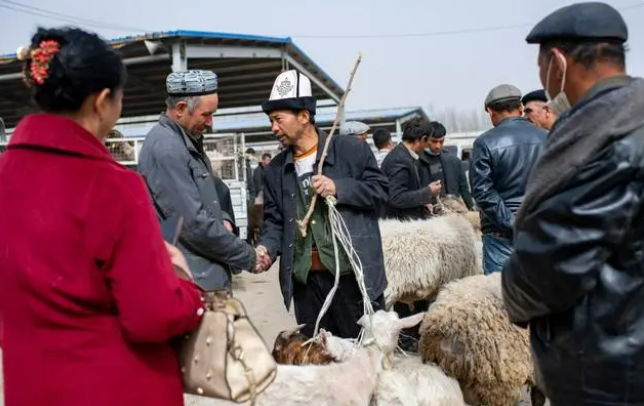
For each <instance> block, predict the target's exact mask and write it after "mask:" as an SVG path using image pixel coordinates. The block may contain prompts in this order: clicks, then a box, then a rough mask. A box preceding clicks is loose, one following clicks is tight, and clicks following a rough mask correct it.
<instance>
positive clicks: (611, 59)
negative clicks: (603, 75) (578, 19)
mask: <svg viewBox="0 0 644 406" xmlns="http://www.w3.org/2000/svg"><path fill="white" fill-rule="evenodd" d="M552 48H557V49H560V50H561V52H563V53H564V54H565V55H567V56H569V57H570V58H572V60H573V61H575V62H576V63H578V64H580V65H581V66H583V67H584V68H586V69H590V68H592V67H593V66H594V65H595V64H596V63H597V62H608V63H612V64H613V65H615V66H617V67H619V68H621V69H625V68H626V46H625V45H624V44H623V43H621V42H600V43H598V42H583V41H582V42H579V41H570V40H569V41H566V40H561V41H549V42H546V43H544V44H541V47H540V49H539V52H540V53H541V54H542V55H545V54H546V53H548V52H549V51H550V50H551V49H552Z"/></svg>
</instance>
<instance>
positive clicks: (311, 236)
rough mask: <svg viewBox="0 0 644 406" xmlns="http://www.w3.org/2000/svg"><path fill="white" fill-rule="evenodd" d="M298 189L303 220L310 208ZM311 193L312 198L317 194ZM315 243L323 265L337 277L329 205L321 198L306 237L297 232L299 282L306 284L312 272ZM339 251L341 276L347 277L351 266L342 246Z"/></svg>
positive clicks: (295, 255)
mask: <svg viewBox="0 0 644 406" xmlns="http://www.w3.org/2000/svg"><path fill="white" fill-rule="evenodd" d="M298 189H299V192H300V193H299V199H296V200H297V218H298V219H302V218H304V216H305V215H306V212H307V210H308V207H307V206H305V205H304V192H303V190H302V187H301V186H300V187H299V188H298ZM310 193H311V196H312V195H313V193H315V192H314V191H312V190H311V192H310ZM314 242H315V245H316V246H317V249H318V254H319V255H320V261H321V262H322V265H324V267H325V268H327V269H329V270H330V271H331V273H333V274H334V275H335V256H334V251H333V236H332V234H331V225H330V224H329V219H328V215H327V205H326V202H325V201H324V199H322V198H319V199H318V201H317V204H316V205H315V208H314V210H313V215H312V216H311V220H310V221H309V224H308V226H307V232H306V237H302V233H301V232H300V231H299V229H298V230H296V231H295V243H294V251H293V278H294V279H295V280H296V281H297V282H300V283H304V284H306V280H307V278H308V275H309V271H310V270H311V249H312V247H313V243H314ZM338 250H339V251H340V275H346V274H348V273H349V272H350V271H351V265H350V264H349V260H348V257H347V255H346V253H345V252H344V249H343V248H342V246H340V245H338Z"/></svg>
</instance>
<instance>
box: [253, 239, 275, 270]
mask: <svg viewBox="0 0 644 406" xmlns="http://www.w3.org/2000/svg"><path fill="white" fill-rule="evenodd" d="M255 254H256V255H257V262H256V265H255V273H262V272H266V271H268V269H269V268H270V267H271V265H273V261H272V260H271V256H270V254H269V253H268V250H267V249H266V247H264V246H263V245H258V246H257V248H255Z"/></svg>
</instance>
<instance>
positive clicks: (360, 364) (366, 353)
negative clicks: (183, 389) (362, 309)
mask: <svg viewBox="0 0 644 406" xmlns="http://www.w3.org/2000/svg"><path fill="white" fill-rule="evenodd" d="M382 359H383V355H382V352H380V351H379V350H378V349H376V348H375V347H371V348H361V349H359V350H358V351H357V352H356V353H355V354H354V355H353V356H351V357H350V358H349V359H347V360H346V361H344V362H341V363H333V364H328V365H278V366H277V376H276V378H275V380H274V381H273V383H272V384H270V385H269V386H268V388H266V390H264V391H263V392H262V393H260V394H259V395H257V400H256V406H306V405H315V406H318V405H319V406H334V405H346V406H369V404H370V402H371V398H372V396H373V393H374V391H375V390H376V384H377V383H378V376H379V374H380V372H381V371H382ZM184 401H185V406H223V405H235V404H236V403H232V402H224V401H221V400H218V399H210V398H205V397H201V396H192V395H185V396H184ZM245 404H249V402H246V403H245Z"/></svg>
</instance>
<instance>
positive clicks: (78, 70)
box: [0, 29, 203, 406]
mask: <svg viewBox="0 0 644 406" xmlns="http://www.w3.org/2000/svg"><path fill="white" fill-rule="evenodd" d="M125 77H126V74H125V69H124V66H123V63H122V61H121V60H120V58H119V56H118V55H117V54H116V53H115V52H114V51H113V50H112V49H111V48H110V46H109V45H108V44H106V43H105V42H104V41H102V40H101V39H100V38H99V37H97V36H95V35H93V34H88V33H86V32H83V31H81V30H78V29H54V30H43V29H40V30H38V32H37V33H36V34H35V36H34V37H33V39H32V44H31V48H30V54H29V57H28V59H27V60H26V62H25V78H26V81H27V83H28V84H29V85H30V86H31V87H32V88H33V91H34V97H35V101H36V103H37V104H38V106H39V107H40V108H41V109H42V110H43V111H44V112H45V113H44V114H35V115H30V116H27V117H25V118H24V119H23V120H22V121H21V122H20V123H19V124H18V126H17V127H16V129H15V131H14V133H13V135H12V137H11V141H10V143H9V145H8V147H7V151H6V152H5V153H3V154H2V155H0V179H1V181H0V264H1V265H0V324H1V326H2V327H1V330H0V335H1V336H0V345H2V356H3V367H4V381H5V382H4V383H5V401H6V406H44V405H46V406H76V405H78V406H179V405H183V397H182V382H181V372H180V368H179V365H178V358H177V356H176V354H175V352H174V351H173V348H172V347H171V345H170V344H169V341H170V340H171V339H172V338H174V337H177V336H180V335H184V334H186V333H188V332H190V331H192V330H194V329H195V328H196V327H197V326H198V323H199V321H200V317H201V315H202V314H203V308H202V301H201V294H200V291H199V290H198V288H196V287H195V286H194V285H193V284H192V283H190V282H188V281H186V280H181V279H179V278H178V277H177V276H176V274H175V271H174V269H173V262H174V263H176V264H179V265H183V266H185V262H183V261H182V257H181V255H180V254H179V253H178V251H176V250H173V247H170V246H168V247H166V244H165V242H164V241H163V238H162V235H161V230H160V227H159V225H158V222H157V219H156V216H155V214H154V212H153V209H152V207H151V203H150V199H149V196H148V193H147V189H146V188H145V184H144V183H143V181H142V179H141V177H140V176H139V175H138V174H137V173H136V172H133V171H130V170H128V169H126V168H124V167H123V166H121V165H119V164H117V163H116V162H115V161H114V160H113V159H112V157H111V156H110V154H109V152H108V150H107V149H106V147H105V146H104V144H103V139H104V138H105V137H106V135H107V133H108V131H109V130H110V129H111V128H112V126H113V125H114V124H115V123H116V120H117V119H118V118H119V116H120V114H121V98H122V89H123V85H124V82H125Z"/></svg>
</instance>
